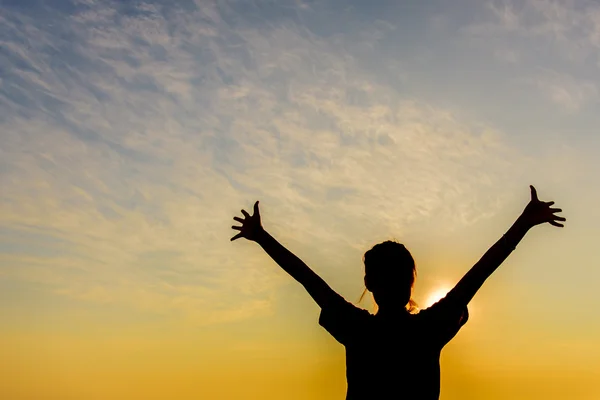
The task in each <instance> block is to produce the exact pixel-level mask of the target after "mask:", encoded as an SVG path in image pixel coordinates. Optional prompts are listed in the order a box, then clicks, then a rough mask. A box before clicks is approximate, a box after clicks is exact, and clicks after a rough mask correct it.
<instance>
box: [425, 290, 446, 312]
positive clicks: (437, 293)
mask: <svg viewBox="0 0 600 400" xmlns="http://www.w3.org/2000/svg"><path fill="white" fill-rule="evenodd" d="M450 289H452V288H451V287H448V286H442V287H439V288H437V289H434V290H433V291H432V292H431V293H429V295H427V299H426V300H425V304H423V308H425V307H430V306H432V305H433V304H435V303H436V302H437V301H439V300H441V299H442V298H443V297H444V296H446V294H447V293H448V292H449V291H450Z"/></svg>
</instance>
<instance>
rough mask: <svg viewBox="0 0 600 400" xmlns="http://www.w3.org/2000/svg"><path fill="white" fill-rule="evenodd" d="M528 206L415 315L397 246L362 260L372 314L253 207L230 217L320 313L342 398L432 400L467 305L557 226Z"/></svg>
mask: <svg viewBox="0 0 600 400" xmlns="http://www.w3.org/2000/svg"><path fill="white" fill-rule="evenodd" d="M530 189H531V201H530V202H529V203H528V204H527V206H526V207H525V209H524V210H523V212H522V214H521V215H520V216H519V218H517V220H516V222H515V223H514V224H513V225H512V226H511V227H510V229H509V230H508V231H507V232H506V233H505V234H504V235H503V236H502V237H501V238H500V240H498V241H497V242H496V243H495V244H494V245H493V246H492V247H491V248H490V249H489V250H488V251H487V252H486V253H485V254H484V255H483V257H481V259H480V260H479V261H478V262H477V263H476V264H475V265H474V266H473V267H472V268H471V269H470V270H469V272H467V274H466V275H465V276H464V277H463V278H462V279H461V280H460V282H458V284H457V285H456V286H455V287H454V288H453V289H452V290H451V291H450V292H449V293H448V294H447V295H446V297H444V298H443V299H442V300H440V301H438V302H437V303H435V304H434V305H432V306H431V307H429V308H427V309H424V310H420V311H419V312H415V307H414V305H415V303H414V302H413V301H412V299H411V295H412V289H413V285H414V281H415V272H416V271H415V262H414V260H413V258H412V256H411V254H410V252H409V251H408V250H407V249H406V248H405V247H404V246H403V245H402V244H400V243H396V242H393V241H386V242H383V243H379V244H377V245H375V246H373V248H372V249H370V250H369V251H367V252H366V253H365V255H364V264H365V278H364V279H365V286H366V288H367V290H369V291H370V292H371V293H372V294H373V297H374V299H375V302H376V303H377V306H378V311H377V314H375V315H372V314H370V313H369V312H368V311H366V310H363V309H360V308H357V307H355V306H354V305H353V304H351V303H349V302H347V301H346V300H344V298H343V297H341V296H340V295H339V294H337V293H336V292H335V291H333V290H332V289H331V288H330V287H329V286H328V285H327V283H325V281H323V279H321V278H320V277H319V276H318V275H317V274H315V273H314V272H313V271H312V270H311V269H310V268H309V267H308V266H307V265H306V264H304V262H302V260H300V259H299V258H298V257H296V256H295V255H294V254H292V253H291V252H290V251H288V250H287V249H286V248H285V247H283V246H282V245H281V244H280V243H279V242H277V241H276V240H275V239H274V238H273V237H272V236H271V235H269V233H267V232H266V231H265V230H264V229H263V227H262V226H261V222H260V214H259V210H258V201H257V202H256V203H255V204H254V214H253V215H252V216H251V215H249V214H248V213H247V212H246V211H245V210H242V214H243V215H244V219H242V218H238V217H234V218H233V219H234V220H236V221H238V222H240V223H242V226H232V228H233V229H236V230H238V231H240V232H239V233H238V234H237V235H235V236H234V237H233V238H231V240H235V239H238V238H240V237H243V238H246V239H248V240H252V241H255V242H256V243H258V244H259V245H260V246H261V247H262V248H263V249H264V250H265V251H266V252H267V254H269V256H271V258H273V260H275V262H277V264H279V266H281V268H283V269H284V270H285V271H286V272H287V273H289V274H290V275H291V276H292V277H293V278H294V279H296V280H297V281H298V282H300V283H301V284H302V285H303V286H304V288H305V289H306V290H307V291H308V293H309V294H310V295H311V296H312V298H313V299H314V300H315V301H316V302H317V304H318V305H319V306H320V307H321V315H320V317H319V324H321V325H322V326H323V327H324V328H325V329H326V330H327V331H328V332H329V333H330V334H331V335H332V336H333V337H334V338H335V339H336V340H337V341H338V342H340V343H341V344H343V345H344V346H345V347H346V379H347V382H348V391H347V396H346V399H347V400H355V399H356V400H379V399H410V400H415V399H418V400H437V399H439V394H440V364H439V358H440V352H441V350H442V348H443V347H444V346H445V345H446V343H448V342H449V341H450V340H451V339H452V338H453V337H454V336H455V335H456V334H457V332H458V330H459V329H460V328H461V327H462V326H463V325H464V324H465V322H466V321H467V319H468V316H469V314H468V310H467V304H469V302H470V301H471V299H472V298H473V296H474V295H475V293H476V292H477V291H478V290H479V288H480V287H481V285H482V284H483V282H484V281H485V280H486V279H487V278H488V277H489V276H490V275H491V274H492V272H494V271H495V270H496V268H498V266H500V264H501V263H502V262H503V261H504V260H505V259H506V257H508V255H509V254H510V253H511V252H512V251H513V250H514V248H515V247H516V246H517V244H518V243H519V242H520V241H521V239H522V238H523V237H524V236H525V234H526V233H527V231H529V229H531V228H532V227H534V226H536V225H539V224H543V223H546V222H547V223H549V224H550V225H553V226H557V227H562V226H563V224H561V223H560V222H559V221H565V218H563V217H560V216H557V215H554V214H555V213H557V212H561V211H562V210H561V209H559V208H551V206H552V205H553V204H554V202H552V201H551V202H543V201H540V200H538V198H537V193H536V190H535V188H534V187H533V186H530Z"/></svg>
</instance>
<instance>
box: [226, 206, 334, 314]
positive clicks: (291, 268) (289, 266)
mask: <svg viewBox="0 0 600 400" xmlns="http://www.w3.org/2000/svg"><path fill="white" fill-rule="evenodd" d="M242 214H243V215H244V217H245V219H242V218H238V217H234V218H233V219H234V220H236V221H238V222H240V223H242V226H232V227H231V228H232V229H235V230H238V231H240V233H238V234H237V235H235V236H234V237H232V238H231V240H232V241H233V240H236V239H238V238H240V237H243V238H246V239H248V240H251V241H254V242H256V243H258V244H259V245H260V246H261V247H262V248H263V249H264V250H265V252H266V253H267V254H268V255H269V256H270V257H271V258H272V259H273V260H274V261H275V262H276V263H277V264H278V265H279V266H280V267H281V268H282V269H283V270H284V271H285V272H287V273H288V274H290V275H291V276H292V278H294V279H295V280H297V281H298V282H300V284H301V285H302V286H304V288H305V289H306V291H307V292H308V294H310V295H311V297H312V298H313V299H314V300H315V302H316V303H317V304H318V305H319V306H320V307H321V308H324V307H326V306H328V305H331V304H332V303H334V302H338V301H340V300H343V298H342V297H341V296H340V295H339V294H337V293H336V292H335V291H334V290H333V289H331V288H330V287H329V285H328V284H327V283H326V282H325V281H324V280H323V279H322V278H321V277H320V276H319V275H317V274H316V273H315V272H314V271H313V270H311V269H310V268H309V267H308V265H306V264H305V263H304V262H303V261H302V260H301V259H300V258H298V257H297V256H296V255H294V254H293V253H292V252H291V251H289V250H288V249H286V248H285V247H284V246H283V245H281V243H279V242H278V241H277V240H276V239H275V238H274V237H273V236H271V235H270V234H269V233H268V232H267V231H265V230H264V228H263V227H262V225H261V222H260V212H259V210H258V201H257V202H256V203H254V214H253V215H249V214H248V213H247V212H246V211H245V210H242Z"/></svg>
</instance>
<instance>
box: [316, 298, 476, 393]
mask: <svg viewBox="0 0 600 400" xmlns="http://www.w3.org/2000/svg"><path fill="white" fill-rule="evenodd" d="M468 317H469V314H468V310H467V307H466V306H464V305H459V304H456V302H454V301H453V300H452V299H451V298H450V297H449V296H447V297H446V298H444V299H442V300H440V301H438V302H437V303H435V304H434V305H432V306H431V307H429V308H427V309H424V310H421V311H420V312H419V313H417V314H409V313H408V312H401V313H399V314H398V315H396V316H390V315H380V314H377V315H373V314H370V313H369V312H368V311H366V310H363V309H360V308H357V307H355V306H354V305H353V304H351V303H348V302H347V301H345V300H344V299H343V298H342V297H341V296H340V297H339V299H337V300H336V301H334V302H332V303H331V304H329V305H328V306H327V307H324V308H323V309H322V310H321V315H320V317H319V324H320V325H321V326H323V327H324V328H325V329H326V330H327V331H328V332H329V333H330V334H331V335H332V336H333V337H334V338H335V339H336V340H337V341H338V342H340V343H341V344H343V345H344V346H345V347H346V379H347V381H348V392H347V396H346V400H355V399H360V400H365V399H372V400H378V399H390V400H393V399H394V400H395V399H397V400H405V399H406V400H438V399H439V395H440V362H439V360H440V353H441V350H442V348H443V347H444V346H445V345H446V343H448V342H449V341H450V339H452V338H453V337H454V336H455V335H456V334H457V333H458V331H459V329H460V328H461V327H462V326H463V325H464V324H465V323H466V322H467V319H468Z"/></svg>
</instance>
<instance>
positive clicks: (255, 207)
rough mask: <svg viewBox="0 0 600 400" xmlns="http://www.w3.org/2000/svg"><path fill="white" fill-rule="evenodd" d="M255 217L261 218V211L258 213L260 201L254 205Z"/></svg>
mask: <svg viewBox="0 0 600 400" xmlns="http://www.w3.org/2000/svg"><path fill="white" fill-rule="evenodd" d="M254 215H256V216H259V217H260V211H258V200H257V201H256V203H254Z"/></svg>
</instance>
